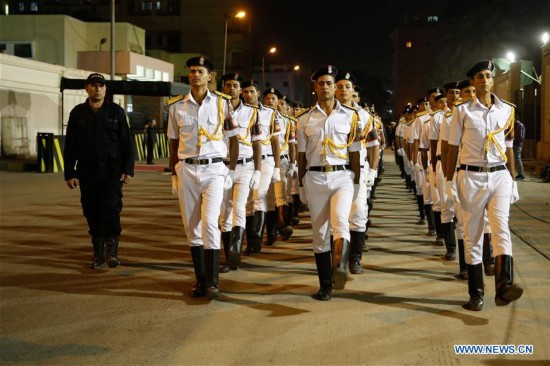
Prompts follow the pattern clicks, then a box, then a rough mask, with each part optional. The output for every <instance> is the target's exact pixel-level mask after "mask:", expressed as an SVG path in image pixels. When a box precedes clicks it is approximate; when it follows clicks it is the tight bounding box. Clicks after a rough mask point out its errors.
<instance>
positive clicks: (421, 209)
mask: <svg viewBox="0 0 550 366" xmlns="http://www.w3.org/2000/svg"><path fill="white" fill-rule="evenodd" d="M416 205H417V206H418V214H419V215H420V220H418V222H417V223H416V224H417V225H426V211H424V196H423V195H420V196H418V195H417V196H416Z"/></svg>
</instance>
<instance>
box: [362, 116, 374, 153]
mask: <svg viewBox="0 0 550 366" xmlns="http://www.w3.org/2000/svg"><path fill="white" fill-rule="evenodd" d="M370 126H372V128H374V118H373V117H372V115H371V116H370V118H369V120H368V122H367V125H366V126H365V129H364V130H363V131H364V133H363V134H362V135H361V145H362V146H363V147H367V136H368V135H369V131H370V129H369V127H370Z"/></svg>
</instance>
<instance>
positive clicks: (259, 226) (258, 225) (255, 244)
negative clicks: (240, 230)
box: [247, 211, 266, 254]
mask: <svg viewBox="0 0 550 366" xmlns="http://www.w3.org/2000/svg"><path fill="white" fill-rule="evenodd" d="M265 215H266V213H265V212H264V211H255V212H254V225H253V226H252V242H251V243H249V245H248V247H247V248H248V249H249V254H252V253H260V252H261V251H262V240H263V237H264V228H265ZM250 244H252V246H250Z"/></svg>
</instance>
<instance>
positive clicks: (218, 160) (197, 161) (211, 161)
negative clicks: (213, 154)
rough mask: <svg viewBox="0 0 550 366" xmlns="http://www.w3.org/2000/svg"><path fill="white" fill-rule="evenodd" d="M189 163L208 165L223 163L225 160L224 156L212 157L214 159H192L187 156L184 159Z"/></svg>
mask: <svg viewBox="0 0 550 366" xmlns="http://www.w3.org/2000/svg"><path fill="white" fill-rule="evenodd" d="M183 161H185V162H186V163H187V164H193V165H206V164H214V163H221V162H222V161H223V158H212V159H192V158H187V159H184V160H183Z"/></svg>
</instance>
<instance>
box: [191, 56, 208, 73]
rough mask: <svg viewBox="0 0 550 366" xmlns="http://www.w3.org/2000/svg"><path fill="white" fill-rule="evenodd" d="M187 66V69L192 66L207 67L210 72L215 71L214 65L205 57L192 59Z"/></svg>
mask: <svg viewBox="0 0 550 366" xmlns="http://www.w3.org/2000/svg"><path fill="white" fill-rule="evenodd" d="M185 65H187V67H191V66H202V67H206V69H207V70H208V72H210V71H212V70H214V64H213V63H212V62H211V61H210V60H209V59H207V58H206V57H204V56H197V57H191V58H190V59H189V60H187V62H186V63H185Z"/></svg>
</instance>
